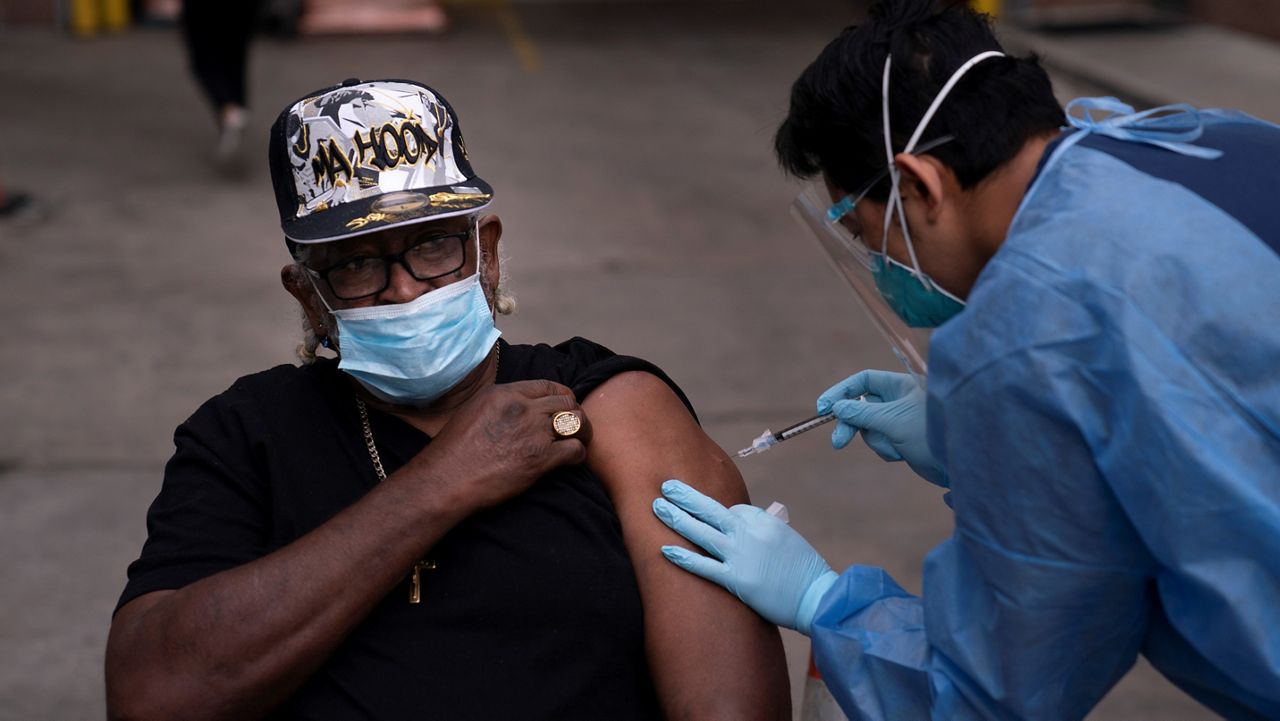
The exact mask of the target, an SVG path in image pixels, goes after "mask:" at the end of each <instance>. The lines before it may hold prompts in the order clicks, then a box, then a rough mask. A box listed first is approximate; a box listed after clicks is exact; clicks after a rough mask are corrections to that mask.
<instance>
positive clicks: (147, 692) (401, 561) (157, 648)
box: [106, 464, 461, 719]
mask: <svg viewBox="0 0 1280 721" xmlns="http://www.w3.org/2000/svg"><path fill="white" fill-rule="evenodd" d="M413 473H414V469H413V464H410V466H407V467H406V469H405V470H403V471H401V472H400V473H397V474H393V475H392V476H391V477H389V478H388V479H387V480H386V481H384V482H383V483H382V484H381V485H380V486H379V487H378V488H375V489H374V490H373V491H371V492H369V493H368V494H367V495H366V496H365V497H364V498H363V499H361V500H360V501H359V502H357V503H355V504H353V505H352V506H351V507H349V508H347V509H346V510H344V511H343V512H341V513H339V514H338V515H336V516H334V517H333V518H332V519H330V520H329V521H327V522H326V523H324V524H323V525H321V526H320V527H318V528H316V529H315V530H313V531H312V532H311V533H308V534H307V535H305V536H303V537H302V538H300V539H298V540H297V541H295V542H293V543H291V544H289V545H287V546H285V547H283V548H281V549H279V550H277V551H275V552H273V553H271V554H269V555H267V556H265V557H263V558H261V559H258V560H257V561H254V562H251V563H248V564H245V565H243V566H240V567H237V568H233V569H230V570H228V571H224V572H222V573H218V574H215V575H213V576H210V577H208V578H205V579H203V580H201V581H198V582H196V583H193V584H191V585H189V586H187V587H185V588H182V589H180V590H178V591H174V592H161V593H162V594H163V597H161V598H159V600H156V601H154V602H153V601H152V599H151V598H149V597H148V596H144V597H141V598H139V599H135V601H134V602H131V603H130V604H128V605H126V606H125V607H124V608H122V609H121V611H120V613H119V614H117V617H116V619H115V621H114V622H113V623H112V628H111V634H110V639H109V641H108V646H107V663H106V668H107V692H108V706H109V709H110V713H111V715H112V716H113V717H116V718H183V719H203V718H209V719H217V718H227V719H250V718H256V717H259V716H261V715H262V714H263V713H265V712H266V711H268V710H270V709H271V708H273V707H274V706H276V705H278V704H279V703H280V702H281V701H282V700H283V699H284V698H286V697H287V696H288V695H289V694H290V693H292V692H293V691H294V690H295V689H296V688H297V687H298V686H299V685H300V684H301V683H302V682H303V681H304V680H305V679H306V678H307V677H308V676H309V675H310V674H311V673H313V672H314V671H315V669H316V668H317V667H318V666H319V665H320V664H322V663H323V662H324V660H325V659H326V658H328V656H329V655H330V654H331V653H332V651H333V649H334V648H335V647H336V646H337V645H338V644H339V643H340V642H341V641H342V639H343V638H344V637H345V636H346V635H347V634H348V633H349V632H350V631H351V629H352V628H353V627H354V626H355V625H356V624H358V623H359V622H360V621H361V620H362V619H363V618H364V617H365V616H366V615H367V614H368V613H369V611H370V610H371V609H372V608H373V606H374V605H375V604H376V603H377V602H378V601H379V600H380V599H381V598H382V597H383V596H385V595H386V593H387V592H388V591H389V590H390V589H391V588H392V587H394V586H395V585H396V584H397V583H399V582H400V581H401V580H402V579H403V578H404V576H405V574H406V573H407V572H408V570H409V569H410V567H411V566H412V565H413V564H414V563H415V562H416V561H417V560H419V559H420V558H421V557H422V555H423V554H424V553H425V552H426V551H427V550H428V549H429V548H430V547H431V546H433V545H434V544H435V542H436V541H437V540H438V539H439V538H440V537H441V536H443V535H444V534H445V533H446V532H447V531H448V530H449V529H450V528H451V527H452V526H454V525H455V524H456V523H457V522H458V521H459V520H460V519H461V514H459V513H458V512H456V511H452V510H450V509H449V508H448V507H447V506H444V505H443V504H433V503H431V502H429V501H424V494H423V492H422V490H421V489H422V486H423V485H424V484H423V483H422V479H421V478H420V477H419V478H414V477H409V476H410V475H411V474H413ZM418 475H421V473H420V472H419V474H418ZM134 604H139V605H140V608H130V607H131V606H134Z"/></svg>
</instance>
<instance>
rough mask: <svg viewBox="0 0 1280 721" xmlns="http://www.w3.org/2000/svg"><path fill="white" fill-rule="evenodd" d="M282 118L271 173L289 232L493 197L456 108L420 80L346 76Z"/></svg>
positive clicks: (322, 236) (471, 205)
mask: <svg viewBox="0 0 1280 721" xmlns="http://www.w3.org/2000/svg"><path fill="white" fill-rule="evenodd" d="M276 125H277V128H275V129H273V137H272V140H273V143H272V149H271V153H272V175H273V177H272V182H273V183H274V184H275V185H276V186H277V187H276V191H277V193H276V196H277V202H278V204H279V205H280V214H281V224H282V226H283V228H284V231H285V235H286V236H288V237H289V238H290V239H291V240H294V241H297V242H303V243H307V242H322V241H330V240H337V239H339V238H344V237H349V236H352V235H360V234H362V233H368V232H373V231H375V230H381V229H383V228H388V227H392V226H395V225H402V224H406V223H411V222H416V221H421V220H427V219H432V218H446V217H450V216H454V215H461V214H464V213H470V212H474V211H476V210H479V209H481V208H483V207H484V206H486V205H488V203H489V201H491V200H492V199H493V189H492V188H491V187H490V186H489V185H488V184H487V183H485V182H484V181H483V180H481V179H480V178H478V177H476V175H475V173H474V171H472V169H471V165H470V162H469V161H468V159H467V156H466V146H465V144H464V143H463V140H462V135H461V131H460V130H459V129H458V126H457V117H456V116H455V115H454V113H453V111H452V109H451V108H450V107H449V106H448V104H447V103H446V102H445V101H444V99H443V98H441V97H440V96H438V95H437V94H436V93H435V92H434V91H433V90H431V89H430V88H428V87H426V86H424V85H418V84H416V83H411V82H408V81H396V80H390V81H372V82H366V83H356V84H351V85H344V86H343V87H338V88H333V89H331V90H327V91H324V92H322V93H319V94H316V95H314V96H312V97H308V98H305V99H303V100H301V101H299V102H297V103H294V104H293V105H292V106H291V107H290V108H288V109H287V110H286V111H285V112H284V113H283V114H282V115H281V117H280V118H279V119H278V120H277V121H276ZM286 158H287V161H286ZM281 161H285V162H281ZM286 165H287V168H288V169H287V170H286V168H285V167H283V166H286ZM281 176H288V177H281ZM282 191H283V192H282ZM286 201H287V202H288V206H287V207H286Z"/></svg>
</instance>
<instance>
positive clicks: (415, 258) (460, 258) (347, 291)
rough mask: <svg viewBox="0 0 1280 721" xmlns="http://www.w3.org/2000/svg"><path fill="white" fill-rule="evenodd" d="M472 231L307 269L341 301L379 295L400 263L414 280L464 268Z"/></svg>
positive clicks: (425, 239) (440, 276)
mask: <svg viewBox="0 0 1280 721" xmlns="http://www.w3.org/2000/svg"><path fill="white" fill-rule="evenodd" d="M470 237H471V230H470V229H468V230H465V231H462V232H460V233H448V234H446V235H433V236H430V237H427V238H422V239H421V240H418V241H416V242H415V243H414V244H413V245H410V246H409V247H408V248H405V249H404V250H402V251H400V252H399V253H393V254H391V255H384V256H380V257H377V256H375V257H370V256H365V255H357V256H355V257H352V258H347V259H346V260H344V261H342V262H340V263H337V264H336V265H331V266H329V267H328V268H324V269H322V270H316V269H314V268H308V269H307V270H308V271H310V272H311V274H312V275H314V276H316V277H318V278H321V279H323V280H324V282H326V283H328V284H329V290H330V291H332V292H333V295H334V296H335V297H337V298H338V299H339V300H359V299H360V298H367V297H369V296H371V295H377V294H378V293H381V292H382V291H384V290H386V289H387V286H388V285H390V284H391V266H392V265H393V264H395V263H399V264H400V265H401V266H402V267H403V268H404V269H405V270H407V271H409V275H411V276H413V278H414V280H434V279H436V278H443V277H444V276H446V275H451V274H453V273H457V272H458V271H460V270H462V266H464V265H466V263H467V249H466V247H467V240H468V239H469V238H470Z"/></svg>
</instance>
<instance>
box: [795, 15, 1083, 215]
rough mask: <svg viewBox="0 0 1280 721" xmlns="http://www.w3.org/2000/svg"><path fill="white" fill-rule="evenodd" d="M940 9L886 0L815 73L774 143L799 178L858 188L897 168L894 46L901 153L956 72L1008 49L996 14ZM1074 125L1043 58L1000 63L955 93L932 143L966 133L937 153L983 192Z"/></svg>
mask: <svg viewBox="0 0 1280 721" xmlns="http://www.w3.org/2000/svg"><path fill="white" fill-rule="evenodd" d="M936 6H937V4H936V2H935V1H934V0H881V2H878V3H876V5H875V6H873V7H872V8H871V10H870V12H869V13H868V15H869V20H868V22H866V23H865V24H863V25H857V26H851V27H848V28H846V29H845V30H844V31H843V32H841V33H840V35H839V37H837V38H836V39H835V40H832V41H831V43H830V44H828V45H827V47H826V48H824V49H823V51H822V53H821V54H819V55H818V58H817V59H816V60H814V61H813V63H812V64H810V65H809V67H808V68H806V69H805V71H804V72H803V73H802V74H801V75H800V77H799V79H797V80H796V82H795V84H794V85H793V86H792V87H791V107H790V110H789V111H788V113H787V118H786V120H784V121H783V123H782V126H781V127H779V128H778V134H777V136H776V137H775V139H774V149H775V151H776V152H777V154H778V161H779V162H780V163H781V165H782V167H783V168H784V169H785V170H786V171H787V172H789V173H791V174H792V175H795V176H797V177H801V178H808V177H812V176H814V175H816V174H818V173H823V174H825V175H826V176H827V178H828V179H829V180H830V181H831V182H832V183H833V184H835V185H836V186H837V187H839V188H840V189H842V190H844V191H846V192H856V191H857V190H859V189H861V188H862V187H863V186H864V185H865V184H866V183H868V182H870V181H871V179H872V178H873V177H874V176H875V175H876V174H877V173H879V172H881V171H883V170H884V169H885V166H886V164H887V163H886V161H885V150H884V131H883V122H882V118H883V115H882V110H881V79H882V78H883V75H884V63H885V58H886V57H887V56H888V54H889V52H890V51H892V53H893V68H892V70H891V71H890V77H889V84H890V86H889V122H890V125H892V126H893V135H892V138H893V147H894V151H895V152H901V150H902V148H903V147H904V146H905V145H906V144H907V141H908V140H909V139H910V137H911V133H912V132H913V131H914V130H915V127H916V125H917V124H918V123H919V122H920V119H921V118H922V117H924V113H925V111H926V110H927V109H928V107H929V104H930V103H931V102H933V99H934V97H935V96H936V95H937V93H938V91H939V90H941V89H942V86H943V85H944V84H945V83H946V82H947V80H948V79H949V78H950V77H951V74H952V73H954V72H955V70H956V69H957V68H959V67H960V66H961V65H962V64H964V63H965V61H967V60H969V59H970V58H971V57H973V56H974V55H977V54H978V53H981V52H984V51H987V50H1002V48H1001V47H1000V44H999V43H998V42H996V39H995V36H994V34H993V33H992V30H991V20H990V18H989V17H988V16H986V15H981V14H979V13H976V12H974V11H972V10H970V9H968V8H966V7H963V6H961V5H958V4H957V3H955V2H952V3H951V4H949V5H947V6H946V7H944V8H943V9H941V10H936V9H935V8H936ZM1065 119H1066V118H1065V116H1064V114H1063V111H1062V106H1061V105H1059V104H1058V101H1057V99H1055V98H1054V96H1053V86H1052V85H1051V83H1050V82H1049V76H1048V75H1047V74H1046V73H1045V72H1044V69H1043V68H1041V67H1040V63H1039V59H1038V58H1036V57H1035V56H1034V55H1033V56H1030V57H1028V58H1014V57H1003V58H993V59H989V60H984V61H983V62H981V63H978V64H977V65H975V66H974V67H973V68H971V69H970V70H969V71H968V72H967V73H966V74H965V75H964V77H963V78H961V80H960V81H959V82H958V83H957V84H956V86H955V87H954V88H952V90H951V92H950V94H948V95H947V98H946V100H944V101H943V103H942V105H941V107H939V108H938V111H937V114H935V115H934V116H933V120H932V121H930V123H929V126H928V128H927V129H926V130H925V132H924V134H923V135H922V136H921V137H920V143H926V142H929V141H930V140H932V139H935V138H938V137H941V136H943V135H953V136H955V139H954V140H952V141H950V142H948V143H946V144H945V145H942V146H940V147H938V148H937V149H935V150H932V151H930V154H931V155H933V156H934V157H936V158H938V159H939V160H941V161H942V162H943V163H946V164H947V166H949V167H950V168H951V169H952V170H953V171H954V172H955V174H956V177H957V178H958V179H959V181H960V185H961V187H964V188H971V187H973V186H974V185H976V184H977V183H978V182H979V181H981V180H982V179H983V178H985V177H986V176H987V175H988V174H990V173H991V172H992V171H993V170H995V169H996V168H998V167H1000V166H1001V165H1002V164H1004V163H1005V162H1006V161H1008V160H1009V159H1011V158H1012V157H1013V156H1014V155H1015V154H1017V152H1018V151H1019V150H1020V149H1021V148H1022V146H1023V145H1024V144H1025V143H1026V141H1027V140H1029V139H1030V138H1032V137H1035V136H1037V135H1042V134H1044V133H1049V132H1053V131H1054V130H1056V129H1058V128H1059V127H1061V126H1062V125H1063V124H1064V122H1065ZM877 186H878V187H876V188H874V189H873V190H872V191H871V192H870V193H869V196H870V197H872V198H874V199H876V200H884V199H885V198H886V197H887V196H888V183H887V182H886V183H879V184H877Z"/></svg>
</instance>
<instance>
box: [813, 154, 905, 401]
mask: <svg viewBox="0 0 1280 721" xmlns="http://www.w3.org/2000/svg"><path fill="white" fill-rule="evenodd" d="M882 179H883V178H878V179H876V181H874V182H873V183H871V185H874V184H875V183H876V182H879V181H880V180H882ZM864 192H865V191H864ZM857 200H860V198H857V197H853V198H847V199H846V200H845V201H841V202H840V203H837V204H836V205H835V206H833V205H832V203H831V196H830V195H829V194H828V192H827V189H826V187H824V185H823V184H822V183H821V182H820V181H819V182H812V183H809V184H807V185H806V187H805V189H804V191H803V192H801V193H800V195H799V197H797V198H796V199H795V202H794V203H792V204H791V213H792V215H794V216H795V217H796V219H797V220H799V221H800V224H801V225H803V226H804V227H805V228H808V229H809V232H810V233H812V234H813V237H814V238H816V239H817V241H818V245H820V246H822V249H823V250H824V251H826V254H827V256H828V257H829V258H831V262H832V265H834V266H835V269H836V271H837V272H838V273H839V274H840V276H841V277H842V278H844V279H845V281H847V282H848V283H849V285H850V287H852V288H853V292H854V294H855V295H857V297H858V300H859V302H860V304H861V305H862V307H863V309H864V310H866V311H867V315H868V316H870V318H871V322H872V324H874V325H875V327H876V330H878V331H880V334H881V335H883V336H884V338H885V340H887V341H889V346H890V348H892V350H893V354H894V355H896V356H897V357H898V360H900V361H902V364H903V365H904V366H906V369H907V371H908V372H909V373H911V375H912V377H914V378H915V379H916V382H917V383H919V384H920V386H921V387H922V388H923V387H924V385H925V379H926V378H927V376H928V372H929V365H928V350H929V333H930V331H929V329H925V328H910V327H908V326H907V324H906V323H905V322H903V320H902V318H900V317H899V316H898V314H897V313H895V312H894V311H893V309H892V308H890V307H889V304H888V303H886V302H885V300H884V297H883V296H881V294H880V290H879V288H877V287H876V281H875V275H874V273H873V269H874V268H875V267H876V264H877V257H876V254H875V253H873V252H872V250H871V249H870V248H868V247H867V246H866V244H865V243H863V240H862V238H860V237H858V236H855V235H854V234H853V233H852V232H851V231H850V230H849V228H848V227H846V226H845V225H844V224H843V223H841V222H840V220H839V217H840V216H839V215H837V213H839V212H840V210H839V209H840V208H841V206H843V205H845V204H846V203H847V204H848V207H846V208H844V209H843V210H844V211H846V212H847V211H848V210H849V209H850V208H852V205H853V204H854V203H855V202H856V201H857ZM832 211H835V212H832ZM833 216H834V217H836V218H837V219H835V220H832V217H833Z"/></svg>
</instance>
